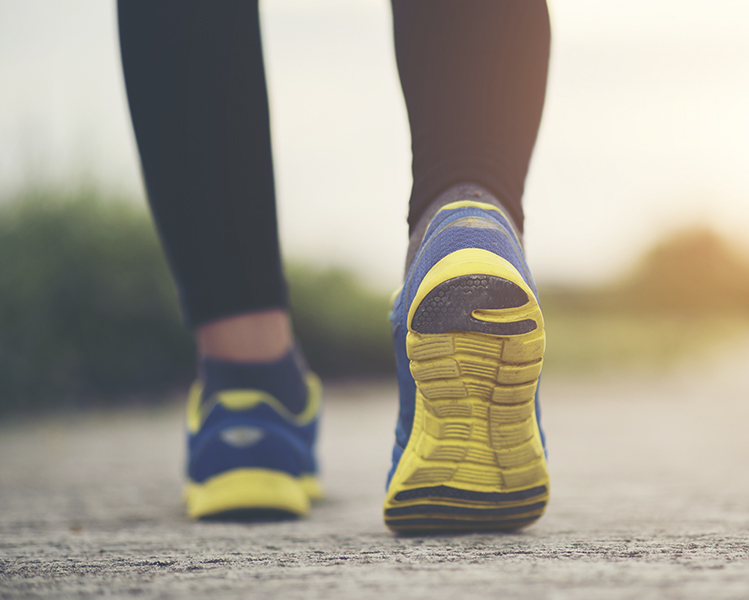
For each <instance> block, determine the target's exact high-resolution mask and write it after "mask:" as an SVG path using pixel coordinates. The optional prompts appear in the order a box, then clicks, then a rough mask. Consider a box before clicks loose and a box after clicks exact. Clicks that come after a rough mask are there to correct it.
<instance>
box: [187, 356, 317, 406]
mask: <svg viewBox="0 0 749 600" xmlns="http://www.w3.org/2000/svg"><path fill="white" fill-rule="evenodd" d="M200 363H201V373H202V379H203V386H204V387H203V401H205V400H206V399H207V398H210V397H211V396H212V395H213V394H215V393H217V392H222V391H225V390H242V389H245V390H261V391H263V392H267V393H268V394H270V395H271V396H273V397H274V398H276V399H277V400H278V401H279V402H281V404H283V405H284V406H285V407H286V408H288V409H289V411H290V412H292V413H293V414H299V413H301V412H302V411H303V410H304V409H305V407H306V406H307V384H306V381H305V373H306V365H305V364H304V357H303V356H302V354H301V352H300V351H299V350H297V348H294V349H292V350H291V351H290V352H289V353H288V354H286V355H285V356H284V357H282V358H280V359H279V360H277V361H273V362H269V363H242V362H233V361H227V360H218V359H215V358H207V357H203V358H201V359H200Z"/></svg>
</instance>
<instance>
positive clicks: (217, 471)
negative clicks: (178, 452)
mask: <svg viewBox="0 0 749 600" xmlns="http://www.w3.org/2000/svg"><path fill="white" fill-rule="evenodd" d="M306 381H307V404H306V407H305V408H304V410H303V411H302V412H301V413H300V414H298V415H295V414H293V413H291V412H290V411H289V410H288V409H287V408H286V407H285V406H284V405H283V404H282V403H281V402H279V400H278V399H276V398H275V397H273V396H272V395H270V394H269V393H268V392H265V391H260V390H248V389H232V390H223V391H219V392H215V393H213V394H211V395H210V396H209V397H204V396H205V395H204V393H203V387H202V384H201V383H200V382H197V383H195V384H194V385H193V387H192V389H191V391H190V395H189V398H188V403H187V404H188V405H187V433H188V464H187V476H188V481H187V485H186V488H185V502H186V504H187V513H188V515H189V516H190V517H191V518H194V519H201V518H236V519H256V518H264V517H272V518H288V517H299V516H304V515H306V514H308V513H309V510H310V501H311V500H316V499H319V498H321V497H322V488H321V486H320V483H319V480H318V477H317V464H316V461H315V456H314V444H315V438H316V433H317V423H318V419H319V415H320V409H321V386H320V382H319V380H318V379H317V377H316V376H315V375H314V374H312V373H308V374H307V378H306Z"/></svg>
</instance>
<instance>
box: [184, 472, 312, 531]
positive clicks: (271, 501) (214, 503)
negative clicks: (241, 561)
mask: <svg viewBox="0 0 749 600" xmlns="http://www.w3.org/2000/svg"><path fill="white" fill-rule="evenodd" d="M321 497H322V488H321V486H320V483H319V481H318V480H317V477H315V476H312V475H305V476H302V477H293V476H291V475H289V474H288V473H284V472H282V471H274V470H270V469H233V470H231V471H227V472H224V473H221V474H220V475H216V476H215V477H211V478H210V479H207V480H206V481H205V482H203V483H196V482H194V481H188V483H187V485H186V487H185V504H186V506H187V514H188V516H189V517H190V518H192V519H201V518H206V517H211V516H215V515H220V514H223V513H230V512H233V511H253V510H254V511H281V512H284V513H290V514H292V515H297V516H300V517H303V516H306V515H307V514H309V511H310V501H311V500H316V499H319V498H321Z"/></svg>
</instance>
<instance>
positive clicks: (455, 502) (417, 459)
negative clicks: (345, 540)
mask: <svg viewBox="0 0 749 600" xmlns="http://www.w3.org/2000/svg"><path fill="white" fill-rule="evenodd" d="M393 340H394V343H395V350H396V362H397V369H398V381H399V388H400V414H399V419H398V424H397V428H396V432H395V434H396V442H395V446H394V448H393V466H392V468H391V470H390V473H389V475H388V485H387V496H386V499H385V506H384V517H385V523H386V525H387V526H388V527H389V528H390V529H392V530H394V531H399V532H411V533H419V532H429V531H435V530H457V531H478V530H513V529H518V528H521V527H525V526H526V525H530V524H531V523H533V522H535V521H536V520H538V518H539V517H540V516H541V515H542V514H543V512H544V510H545V509H546V504H547V502H548V499H549V473H548V469H547V465H546V457H545V449H544V438H543V434H542V432H541V428H540V424H539V421H538V410H539V409H538V396H537V391H538V380H539V376H540V374H541V364H542V361H543V354H544V348H545V338H544V321H543V317H542V315H541V310H540V308H539V304H538V298H537V293H536V290H535V287H534V284H533V280H532V279H531V276H530V272H529V270H528V267H527V265H526V263H525V260H524V258H523V251H522V249H521V246H520V243H519V240H518V239H517V236H516V235H515V233H514V231H513V229H512V227H511V226H510V224H509V221H508V220H507V218H506V217H505V215H504V214H503V213H502V211H500V210H499V209H498V208H496V207H494V206H492V205H490V204H485V203H481V202H475V201H468V200H466V201H460V202H454V203H452V204H448V205H446V206H445V207H443V208H442V209H441V210H440V211H439V212H438V213H437V215H436V216H435V217H434V219H433V220H432V222H431V223H430V225H429V228H428V229H427V232H426V234H425V236H424V239H423V241H422V243H421V246H420V248H419V251H418V254H417V255H416V258H415V260H414V262H413V265H412V267H411V269H410V270H409V272H408V274H407V276H406V280H405V283H404V285H403V288H402V289H401V291H400V292H399V294H398V296H397V297H396V299H395V302H394V306H393Z"/></svg>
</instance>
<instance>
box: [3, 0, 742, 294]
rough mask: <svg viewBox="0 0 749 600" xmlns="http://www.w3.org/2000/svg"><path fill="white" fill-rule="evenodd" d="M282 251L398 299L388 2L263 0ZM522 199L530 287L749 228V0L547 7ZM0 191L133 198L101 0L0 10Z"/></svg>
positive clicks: (632, 0) (403, 126)
mask: <svg viewBox="0 0 749 600" xmlns="http://www.w3.org/2000/svg"><path fill="white" fill-rule="evenodd" d="M261 5H262V7H261V8H262V15H263V27H264V42H265V52H266V64H267V70H268V77H269V86H270V93H271V107H272V108H271V110H272V120H273V133H274V153H275V161H276V174H277V179H278V191H279V204H280V221H281V235H282V241H283V244H284V250H285V254H286V255H287V256H289V257H294V256H305V257H307V258H310V257H312V258H314V259H315V260H317V261H319V262H321V263H324V264H328V263H333V264H343V265H347V266H350V267H352V268H354V269H355V270H356V271H358V272H359V273H360V274H361V275H362V276H363V277H364V278H365V279H366V280H368V281H369V282H371V284H372V285H375V286H378V287H382V288H394V287H395V286H396V285H397V284H398V282H399V277H400V275H401V264H402V260H403V255H404V252H405V245H406V239H405V238H406V225H405V214H406V202H407V198H408V192H409V189H410V184H411V181H410V150H409V145H410V139H409V133H408V127H407V120H406V115H405V109H404V106H403V101H402V97H401V94H400V89H399V87H398V79H397V73H396V71H395V61H394V56H393V50H392V45H391V32H390V14H389V2H387V1H386V0H317V1H315V2H312V1H310V0H262V2H261ZM550 5H551V12H552V27H553V42H552V63H551V73H550V81H549V90H548V96H547V104H546V109H545V114H544V120H543V123H542V128H541V133H540V136H539V142H538V146H537V151H536V154H535V156H534V159H533V163H532V166H531V173H530V175H529V179H528V185H527V193H526V200H525V205H526V212H527V216H528V220H527V234H526V244H527V248H528V252H529V257H530V261H531V266H532V268H533V269H534V272H535V274H536V277H537V279H538V280H539V281H540V282H551V281H593V280H599V279H601V278H607V277H612V276H615V275H617V274H619V273H621V272H622V270H624V269H626V268H627V266H628V265H629V264H631V262H632V261H633V260H634V259H635V258H636V257H637V256H638V254H639V253H640V252H641V251H642V250H643V249H644V248H646V247H647V246H648V245H650V244H651V243H652V242H653V241H655V240H657V239H658V238H659V237H662V235H664V233H665V232H666V231H670V230H672V229H675V228H678V227H681V226H685V225H689V224H693V223H697V222H701V221H707V222H708V223H710V224H711V225H713V226H715V227H716V228H718V229H720V230H721V231H723V232H725V233H726V234H728V235H731V236H733V237H734V238H736V239H739V240H744V239H746V238H747V235H746V233H747V231H749V176H748V175H749V167H748V166H747V165H749V110H747V107H749V36H747V35H746V31H747V30H749V2H746V1H745V0H716V1H715V2H710V3H707V2H704V0H606V1H605V2H602V1H601V0H550ZM0 81H2V85H0V194H4V195H8V194H9V193H12V191H13V190H14V189H17V188H18V187H20V186H23V185H24V184H26V183H27V182H29V181H46V182H51V183H60V182H71V181H75V180H76V179H80V178H81V177H84V178H87V179H94V180H96V181H98V182H100V183H101V184H102V185H103V186H105V187H107V188H110V189H114V190H124V191H125V192H126V193H130V194H132V195H135V196H138V195H142V189H141V184H140V175H139V172H138V163H137V155H136V152H135V146H134V142H133V137H132V132H131V129H130V123H129V116H128V113H127V106H126V103H125V98H124V89H123V84H122V76H121V73H120V65H119V55H118V46H117V33H116V16H115V4H114V2H113V1H111V0H110V1H104V0H66V2H59V0H3V1H2V3H0Z"/></svg>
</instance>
